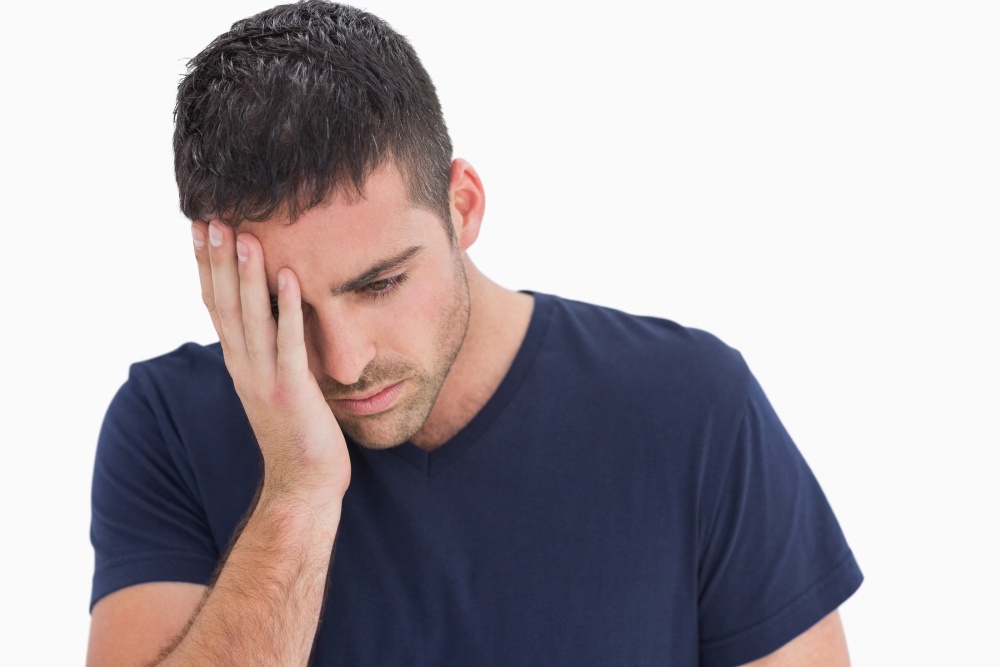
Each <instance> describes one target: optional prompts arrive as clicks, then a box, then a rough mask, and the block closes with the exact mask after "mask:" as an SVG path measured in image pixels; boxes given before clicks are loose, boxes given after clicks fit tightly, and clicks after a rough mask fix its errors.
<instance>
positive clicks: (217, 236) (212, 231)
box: [208, 222, 222, 248]
mask: <svg viewBox="0 0 1000 667" xmlns="http://www.w3.org/2000/svg"><path fill="white" fill-rule="evenodd" d="M208 240H209V241H210V242H211V244H212V246H213V247H215V248H218V247H219V246H220V245H222V230H221V229H219V226H218V225H216V224H215V223H214V222H213V223H211V224H209V225H208Z"/></svg>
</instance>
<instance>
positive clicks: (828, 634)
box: [744, 611, 851, 667]
mask: <svg viewBox="0 0 1000 667" xmlns="http://www.w3.org/2000/svg"><path fill="white" fill-rule="evenodd" d="M850 664H851V660H850V658H849V657H848V655H847V639H846V638H845V637H844V626H843V625H842V624H841V622H840V614H839V613H838V612H836V611H834V612H833V613H832V614H829V615H828V616H827V617H826V618H824V619H823V620H822V621H820V622H819V623H817V624H816V625H814V626H812V627H811V628H809V629H808V630H806V631H805V632H803V633H802V634H801V635H799V636H798V637H796V638H795V639H793V640H792V641H790V642H788V643H787V644H785V645H784V646H782V647H781V648H779V649H778V650H777V651H775V652H774V653H771V654H770V655H767V656H764V657H763V658H761V659H760V660H754V661H753V662H751V663H748V664H746V665H744V667H802V665H808V666H809V667H850Z"/></svg>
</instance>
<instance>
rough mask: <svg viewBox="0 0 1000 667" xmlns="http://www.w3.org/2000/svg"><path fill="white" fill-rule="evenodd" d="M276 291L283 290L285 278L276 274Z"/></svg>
mask: <svg viewBox="0 0 1000 667" xmlns="http://www.w3.org/2000/svg"><path fill="white" fill-rule="evenodd" d="M278 289H279V290H282V289H285V276H283V275H281V274H280V273H279V274H278Z"/></svg>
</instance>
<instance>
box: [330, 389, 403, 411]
mask: <svg viewBox="0 0 1000 667" xmlns="http://www.w3.org/2000/svg"><path fill="white" fill-rule="evenodd" d="M401 391H403V383H402V382H397V383H396V384H394V385H390V386H388V387H386V388H385V389H383V390H382V391H380V392H379V393H377V394H375V395H373V396H369V397H368V398H361V399H354V398H338V399H336V402H337V405H339V406H341V407H342V408H344V409H346V410H347V411H348V412H353V413H354V414H356V415H373V414H375V413H378V412H382V411H383V410H388V409H389V408H390V407H392V404H393V402H394V401H395V400H396V397H397V396H399V393H400V392H401Z"/></svg>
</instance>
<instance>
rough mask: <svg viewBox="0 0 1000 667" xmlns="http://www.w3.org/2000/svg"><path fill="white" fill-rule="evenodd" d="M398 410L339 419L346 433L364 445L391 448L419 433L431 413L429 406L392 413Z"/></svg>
mask: <svg viewBox="0 0 1000 667" xmlns="http://www.w3.org/2000/svg"><path fill="white" fill-rule="evenodd" d="M397 410H398V409H393V410H387V411H386V412H383V413H379V414H376V415H371V416H369V417H351V418H349V419H344V420H339V419H338V421H340V427H341V428H342V429H343V430H344V433H346V434H347V435H348V436H350V438H351V440H354V442H356V443H358V444H359V445H361V446H362V447H365V448H367V449H376V450H378V449H390V448H392V447H396V446H398V445H401V444H403V443H404V442H406V441H408V440H409V439H410V438H412V437H413V436H415V435H416V434H417V433H419V432H420V429H421V428H423V425H424V422H425V421H426V420H427V415H428V414H429V413H430V408H429V407H428V409H427V410H426V411H420V410H414V409H413V408H410V409H408V410H402V412H400V414H397V415H393V414H391V413H394V412H397Z"/></svg>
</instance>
